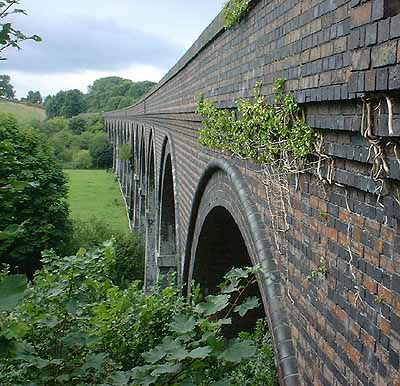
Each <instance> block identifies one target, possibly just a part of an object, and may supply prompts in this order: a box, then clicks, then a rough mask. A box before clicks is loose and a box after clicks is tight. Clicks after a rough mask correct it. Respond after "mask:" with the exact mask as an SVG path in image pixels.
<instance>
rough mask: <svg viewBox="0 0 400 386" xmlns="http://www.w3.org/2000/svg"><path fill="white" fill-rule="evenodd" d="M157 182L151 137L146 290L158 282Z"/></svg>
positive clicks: (147, 204) (147, 205)
mask: <svg viewBox="0 0 400 386" xmlns="http://www.w3.org/2000/svg"><path fill="white" fill-rule="evenodd" d="M155 217H156V182H155V167H154V150H153V140H152V138H151V137H150V145H149V151H148V171H147V194H146V251H145V254H146V256H145V262H146V263H145V290H147V289H148V288H150V287H151V286H152V285H153V284H154V283H155V281H156V280H157V270H156V261H155V255H156V232H155V231H156V229H155V223H156V222H155V221H156V218H155Z"/></svg>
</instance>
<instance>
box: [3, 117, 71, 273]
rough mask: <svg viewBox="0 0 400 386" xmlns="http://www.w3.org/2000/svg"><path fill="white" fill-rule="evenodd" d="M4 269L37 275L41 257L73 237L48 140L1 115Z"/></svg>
mask: <svg viewBox="0 0 400 386" xmlns="http://www.w3.org/2000/svg"><path fill="white" fill-rule="evenodd" d="M0 144H1V151H0V231H1V232H2V233H3V235H4V234H6V235H8V237H7V238H6V239H5V240H3V241H2V242H1V243H0V264H1V263H8V264H10V265H11V268H12V269H13V271H15V270H16V269H17V267H18V269H19V270H21V271H22V272H26V273H28V275H32V274H33V272H34V270H35V269H36V268H38V266H39V259H40V252H41V251H42V250H43V249H45V248H49V247H56V246H60V247H61V246H62V244H63V242H64V241H65V238H66V237H67V236H68V231H69V222H68V206H67V204H66V201H65V197H66V192H67V189H66V185H65V183H66V181H65V177H64V175H63V172H62V169H61V166H60V164H59V163H58V162H57V161H56V159H55V157H54V155H53V152H52V150H51V148H50V147H49V145H48V143H47V141H46V138H44V137H43V136H42V135H40V134H38V133H37V132H36V131H35V130H29V129H20V128H19V127H18V125H17V122H16V120H15V118H14V117H13V116H12V115H10V114H5V113H1V114H0Z"/></svg>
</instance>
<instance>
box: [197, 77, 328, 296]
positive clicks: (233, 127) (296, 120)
mask: <svg viewBox="0 0 400 386" xmlns="http://www.w3.org/2000/svg"><path fill="white" fill-rule="evenodd" d="M284 86H285V80H283V79H279V80H277V81H276V83H275V85H274V103H273V104H268V103H267V101H266V98H265V97H264V96H263V95H262V93H261V87H262V85H261V84H260V83H258V84H257V85H256V87H255V89H254V99H253V100H249V99H240V100H238V101H237V110H234V109H219V108H217V106H215V104H214V103H213V102H211V101H210V100H206V99H204V97H200V100H199V103H198V113H199V114H201V115H202V116H204V118H205V119H204V121H203V127H202V129H201V130H200V132H199V141H200V143H201V144H203V145H204V146H207V147H209V148H213V149H218V150H220V151H222V152H225V153H227V154H231V155H234V156H237V157H239V158H242V159H250V160H251V161H253V162H254V163H255V164H256V165H259V167H260V170H259V173H258V175H259V176H260V180H261V182H262V183H263V185H264V187H265V198H266V203H267V208H268V210H269V219H270V221H271V228H272V230H273V235H274V241H275V244H276V247H277V251H278V252H279V253H280V254H282V255H283V254H285V252H284V250H285V249H286V248H287V239H286V238H285V237H281V236H280V235H281V234H282V233H284V232H286V231H288V229H289V221H288V212H289V209H291V200H290V189H291V187H290V183H291V181H293V180H294V181H295V182H296V183H295V187H296V189H297V187H298V178H299V175H300V174H302V173H305V172H311V173H314V174H315V175H316V176H317V177H318V178H319V179H320V180H321V181H326V182H328V183H331V182H332V180H333V170H334V169H333V166H334V165H333V160H331V159H330V158H329V157H328V156H326V155H325V154H324V151H323V150H324V149H323V138H322V135H321V133H319V132H318V131H316V130H314V129H312V128H311V127H310V126H309V125H308V124H307V123H306V122H305V119H304V117H303V115H302V111H301V108H300V106H299V105H298V104H297V103H296V101H295V98H294V96H293V95H292V94H290V93H287V92H285V90H284ZM288 296H289V298H290V294H288Z"/></svg>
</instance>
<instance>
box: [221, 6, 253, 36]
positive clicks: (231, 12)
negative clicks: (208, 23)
mask: <svg viewBox="0 0 400 386" xmlns="http://www.w3.org/2000/svg"><path fill="white" fill-rule="evenodd" d="M249 4H250V0H229V1H228V2H227V3H226V4H225V5H224V9H223V14H224V22H225V23H224V24H225V28H226V29H231V28H233V27H234V26H235V25H236V24H237V23H239V21H240V19H241V18H242V17H243V16H244V15H245V14H246V13H247V11H248V10H249Z"/></svg>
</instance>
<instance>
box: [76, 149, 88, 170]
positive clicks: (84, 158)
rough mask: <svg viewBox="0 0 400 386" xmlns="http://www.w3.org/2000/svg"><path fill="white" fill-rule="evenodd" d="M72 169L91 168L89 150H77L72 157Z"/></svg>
mask: <svg viewBox="0 0 400 386" xmlns="http://www.w3.org/2000/svg"><path fill="white" fill-rule="evenodd" d="M72 165H73V168H74V169H90V168H91V167H92V166H93V162H92V157H91V155H90V152H89V150H78V151H76V152H75V153H74V155H73V156H72Z"/></svg>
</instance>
